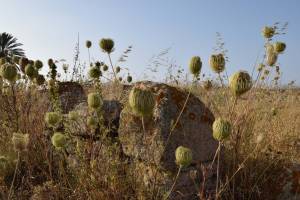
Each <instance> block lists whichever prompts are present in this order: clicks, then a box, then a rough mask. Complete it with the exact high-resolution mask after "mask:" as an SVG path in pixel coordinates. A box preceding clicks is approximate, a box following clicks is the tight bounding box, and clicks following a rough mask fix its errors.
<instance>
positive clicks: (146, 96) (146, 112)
mask: <svg viewBox="0 0 300 200" xmlns="http://www.w3.org/2000/svg"><path fill="white" fill-rule="evenodd" d="M129 105H130V107H131V109H132V111H133V112H134V114H136V115H137V116H140V117H148V116H151V115H152V113H153V110H154V106H155V99H154V95H153V93H152V92H151V91H150V90H149V89H148V88H146V87H145V86H144V85H141V86H138V87H134V88H133V89H132V90H131V91H130V94H129Z"/></svg>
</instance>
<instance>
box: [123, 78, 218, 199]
mask: <svg viewBox="0 0 300 200" xmlns="http://www.w3.org/2000/svg"><path fill="white" fill-rule="evenodd" d="M140 84H144V85H145V86H147V87H149V88H150V89H151V90H152V91H153V93H154V94H155V96H156V107H155V111H154V114H153V117H152V118H145V119H143V120H144V125H145V131H144V130H143V126H142V119H141V118H140V117H136V116H134V114H133V113H132V112H131V109H130V107H129V106H128V105H126V106H125V108H124V109H123V110H122V112H121V117H120V127H119V138H120V141H121V144H122V148H123V151H124V153H125V154H126V155H128V156H130V157H132V158H133V160H134V162H133V164H132V168H133V171H136V175H137V177H138V179H140V180H142V181H141V184H140V186H141V188H146V190H147V188H148V189H149V190H151V188H149V187H147V185H148V183H149V182H153V181H155V182H156V184H157V185H161V187H160V188H159V189H160V190H161V192H162V191H164V192H166V191H168V190H169V189H170V187H171V183H173V181H174V180H173V179H174V176H175V174H176V171H177V169H178V167H177V166H176V164H175V150H176V148H177V147H178V146H180V145H182V146H185V147H188V148H190V149H191V150H192V152H193V164H192V165H191V167H189V168H187V169H185V170H186V171H185V172H182V173H181V174H180V176H179V179H178V181H177V184H176V186H175V188H174V190H173V191H174V192H173V193H172V194H171V199H192V196H193V195H194V194H195V193H196V191H197V189H198V188H197V189H196V188H195V187H193V186H194V182H193V180H192V179H191V178H190V177H189V176H188V174H189V171H190V170H197V172H198V173H199V174H202V173H201V170H200V167H197V166H199V165H200V164H206V165H207V164H209V163H210V162H211V161H212V160H213V157H214V155H215V152H216V149H217V146H218V143H217V142H216V141H215V140H214V139H213V137H212V130H211V126H212V123H213V121H214V116H213V114H212V113H211V112H210V111H209V110H208V108H207V107H206V106H205V105H204V104H203V103H202V102H201V101H200V100H199V99H198V98H196V97H195V96H194V95H192V94H191V95H190V96H189V99H188V101H187V104H186V106H185V107H184V104H185V101H186V98H187V96H188V93H187V92H184V91H182V90H179V89H177V88H175V87H171V86H168V85H166V84H159V83H153V82H139V83H136V85H140ZM183 107H184V109H183V112H182V115H181V116H180V118H179V121H178V123H177V124H176V126H175V128H174V124H175V122H176V119H177V118H178V116H179V115H180V112H181V110H182V108H183ZM173 128H174V130H173V131H171V130H172V129H173ZM170 133H171V134H170ZM168 138H169V141H168V143H167V140H168ZM137 162H139V163H142V164H137ZM141 166H142V167H141ZM149 169H151V170H150V171H153V172H155V173H149ZM138 171H139V172H140V173H139V172H138ZM214 172H215V171H214V170H213V173H212V174H214ZM151 174H152V175H151ZM153 174H155V175H153ZM213 177H214V176H213V175H212V176H210V177H209V178H210V180H208V182H210V185H209V186H208V187H207V190H210V189H212V188H214V185H215V180H212V179H213ZM148 192H151V191H148ZM179 194H180V195H179ZM183 196H184V197H183Z"/></svg>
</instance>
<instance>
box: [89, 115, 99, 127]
mask: <svg viewBox="0 0 300 200" xmlns="http://www.w3.org/2000/svg"><path fill="white" fill-rule="evenodd" d="M86 123H87V126H88V127H89V128H91V129H96V128H97V127H98V120H97V118H96V117H88V118H87V121H86Z"/></svg>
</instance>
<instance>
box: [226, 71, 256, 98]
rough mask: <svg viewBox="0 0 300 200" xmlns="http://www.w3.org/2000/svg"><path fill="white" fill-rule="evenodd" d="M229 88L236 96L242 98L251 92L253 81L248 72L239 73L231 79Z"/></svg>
mask: <svg viewBox="0 0 300 200" xmlns="http://www.w3.org/2000/svg"><path fill="white" fill-rule="evenodd" d="M229 87H230V89H231V91H232V92H233V93H234V94H235V95H236V96H240V95H242V94H244V93H245V92H247V91H248V90H250V89H251V87H252V80H251V77H250V75H249V74H248V72H246V71H239V72H236V73H234V74H233V75H232V76H231V77H230V78H229Z"/></svg>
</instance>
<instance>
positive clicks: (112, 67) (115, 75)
mask: <svg viewBox="0 0 300 200" xmlns="http://www.w3.org/2000/svg"><path fill="white" fill-rule="evenodd" d="M107 55H108V58H109V62H110V66H111V69H112V71H113V73H114V77H115V81H118V79H117V74H116V72H115V68H114V66H113V64H112V61H111V57H110V53H107Z"/></svg>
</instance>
